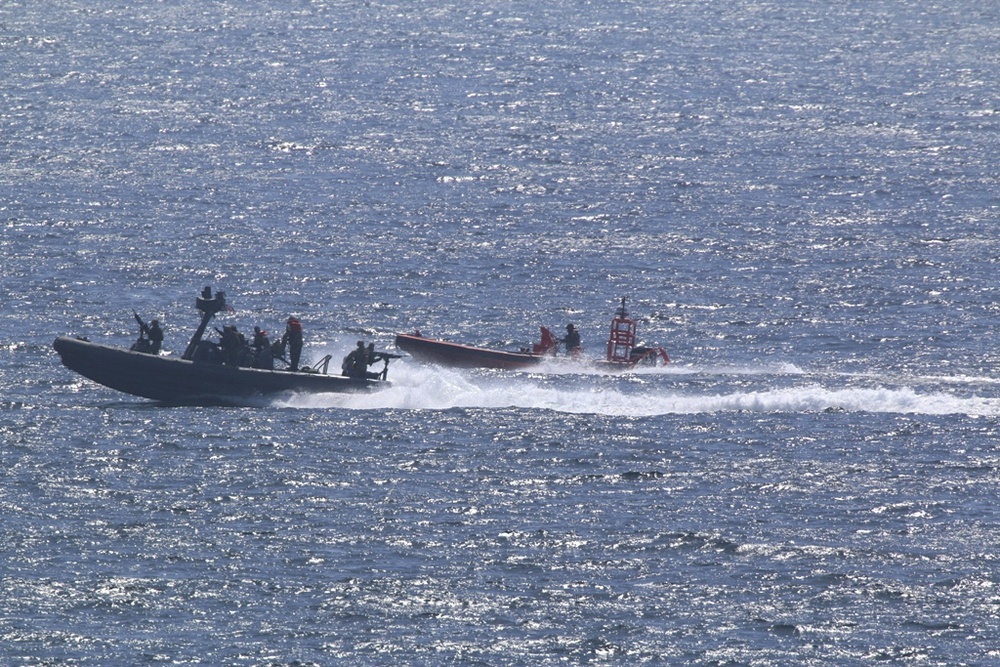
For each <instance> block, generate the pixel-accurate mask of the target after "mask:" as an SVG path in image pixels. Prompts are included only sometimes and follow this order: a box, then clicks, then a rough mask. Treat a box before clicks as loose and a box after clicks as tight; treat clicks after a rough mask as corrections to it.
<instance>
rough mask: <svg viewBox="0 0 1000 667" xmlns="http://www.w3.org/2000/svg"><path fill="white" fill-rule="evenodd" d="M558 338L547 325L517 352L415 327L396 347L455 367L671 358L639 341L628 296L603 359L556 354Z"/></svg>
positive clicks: (616, 364) (616, 367)
mask: <svg viewBox="0 0 1000 667" xmlns="http://www.w3.org/2000/svg"><path fill="white" fill-rule="evenodd" d="M558 343H559V341H558V340H557V339H556V338H555V336H553V335H552V332H551V331H550V330H549V329H548V328H547V327H541V340H540V341H539V342H538V343H535V344H534V345H533V346H532V348H531V349H530V350H527V349H522V350H520V351H517V352H511V351H506V350H494V349H490V348H486V347H476V346H474V345H463V344H461V343H452V342H450V341H445V340H439V339H436V338H428V337H426V336H424V335H423V334H421V333H420V331H419V330H418V331H415V332H414V333H412V334H397V335H396V347H397V348H399V349H400V350H403V351H404V352H407V353H408V354H409V355H410V356H412V357H413V358H414V359H417V360H418V361H424V362H427V363H432V364H438V365H440V366H449V367H452V368H493V369H499V370H522V369H526V368H531V367H533V366H537V365H538V364H540V363H542V362H543V361H545V360H547V359H553V358H568V359H573V360H580V361H582V362H583V363H593V364H595V365H597V366H599V367H601V368H603V369H606V370H612V371H621V370H629V369H632V368H634V367H636V366H638V365H648V366H660V365H664V364H667V363H669V362H670V357H669V356H667V351H666V350H664V349H663V348H662V347H658V346H656V347H646V346H639V345H636V321H635V320H633V319H632V318H630V317H629V315H628V311H627V310H626V309H625V298H624V297H622V305H621V307H620V308H618V310H617V311H616V312H615V317H614V318H613V319H612V320H611V330H610V332H609V334H608V344H607V352H606V355H605V358H604V359H597V360H593V361H587V360H582V359H580V356H579V355H576V354H574V355H570V356H569V357H556V348H557V346H558Z"/></svg>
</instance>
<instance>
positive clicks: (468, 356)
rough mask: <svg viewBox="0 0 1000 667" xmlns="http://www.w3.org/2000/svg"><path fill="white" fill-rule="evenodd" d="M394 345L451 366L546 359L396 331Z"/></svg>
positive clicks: (521, 364)
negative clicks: (397, 332)
mask: <svg viewBox="0 0 1000 667" xmlns="http://www.w3.org/2000/svg"><path fill="white" fill-rule="evenodd" d="M396 347H397V348H399V349H400V350H403V351H404V352H406V353H408V354H409V355H410V356H411V357H413V358H414V359H417V360H419V361H425V362H428V363H432V364H439V365H441V366H451V367H454V368H495V369H499V370H517V369H520V368H529V367H531V366H535V365H537V364H539V363H541V362H542V360H543V359H545V357H544V356H542V355H538V354H532V353H530V352H505V351H503V350H491V349H489V348H485V347H473V346H471V345H461V344H459V343H449V342H447V341H443V340H435V339H433V338H424V337H423V336H416V335H413V334H397V335H396Z"/></svg>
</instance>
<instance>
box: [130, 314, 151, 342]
mask: <svg viewBox="0 0 1000 667" xmlns="http://www.w3.org/2000/svg"><path fill="white" fill-rule="evenodd" d="M132 316H133V317H135V321H136V322H138V323H139V333H140V335H142V336H149V327H148V326H147V325H146V323H145V322H143V321H142V318H141V317H139V313H137V312H135V309H132Z"/></svg>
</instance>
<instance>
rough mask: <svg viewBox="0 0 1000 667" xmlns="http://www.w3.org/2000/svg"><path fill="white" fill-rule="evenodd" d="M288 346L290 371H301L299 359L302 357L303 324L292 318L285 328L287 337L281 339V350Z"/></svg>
mask: <svg viewBox="0 0 1000 667" xmlns="http://www.w3.org/2000/svg"><path fill="white" fill-rule="evenodd" d="M286 345H287V346H288V353H289V355H290V356H289V359H288V362H289V364H290V367H289V370H291V371H297V370H299V359H300V358H301V357H302V322H300V321H299V318H297V317H295V316H292V317H289V318H288V322H287V324H286V326H285V335H284V336H282V337H281V348H282V349H284V348H285V346H286Z"/></svg>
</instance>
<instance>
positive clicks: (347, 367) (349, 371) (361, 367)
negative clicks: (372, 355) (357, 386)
mask: <svg viewBox="0 0 1000 667" xmlns="http://www.w3.org/2000/svg"><path fill="white" fill-rule="evenodd" d="M340 370H341V375H346V376H347V377H352V378H367V377H368V350H366V349H365V342H364V341H363V340H359V341H358V346H357V347H356V348H354V349H353V350H351V353H350V354H348V355H347V356H346V357H344V363H343V364H341V365H340Z"/></svg>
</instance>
